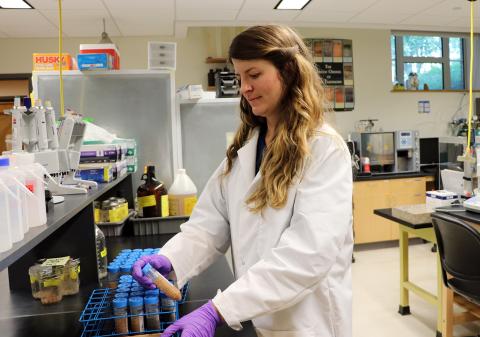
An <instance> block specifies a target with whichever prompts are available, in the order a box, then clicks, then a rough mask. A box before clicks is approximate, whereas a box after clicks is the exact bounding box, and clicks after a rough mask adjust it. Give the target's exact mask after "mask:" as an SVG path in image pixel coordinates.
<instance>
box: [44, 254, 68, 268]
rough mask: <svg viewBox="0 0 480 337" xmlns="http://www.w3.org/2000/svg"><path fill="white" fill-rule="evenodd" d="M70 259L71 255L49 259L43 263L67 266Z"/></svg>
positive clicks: (46, 265)
mask: <svg viewBox="0 0 480 337" xmlns="http://www.w3.org/2000/svg"><path fill="white" fill-rule="evenodd" d="M68 260H70V256H64V257H55V258H52V259H47V260H46V261H45V262H43V263H42V266H45V267H56V266H65V265H66V264H67V262H68Z"/></svg>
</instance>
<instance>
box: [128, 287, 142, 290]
mask: <svg viewBox="0 0 480 337" xmlns="http://www.w3.org/2000/svg"><path fill="white" fill-rule="evenodd" d="M130 290H131V291H145V289H143V287H132V288H130Z"/></svg>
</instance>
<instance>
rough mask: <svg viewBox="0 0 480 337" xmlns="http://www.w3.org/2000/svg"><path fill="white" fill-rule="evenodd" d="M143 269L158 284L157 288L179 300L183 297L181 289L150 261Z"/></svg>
mask: <svg viewBox="0 0 480 337" xmlns="http://www.w3.org/2000/svg"><path fill="white" fill-rule="evenodd" d="M142 271H143V274H144V275H145V276H146V277H148V278H149V279H150V280H151V281H152V282H153V283H154V284H155V285H156V286H157V288H158V289H160V290H161V291H162V292H163V293H165V294H166V295H167V296H168V297H170V298H172V299H174V300H177V301H179V300H181V299H182V293H181V292H180V290H178V288H177V287H175V286H174V285H172V284H171V283H170V281H168V280H167V279H166V278H165V276H163V275H162V274H160V273H159V272H158V271H157V270H156V269H155V268H153V267H152V266H151V265H150V264H149V263H147V264H146V265H145V266H144V267H143V268H142Z"/></svg>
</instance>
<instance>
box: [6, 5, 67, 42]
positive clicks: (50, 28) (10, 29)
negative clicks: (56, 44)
mask: <svg viewBox="0 0 480 337" xmlns="http://www.w3.org/2000/svg"><path fill="white" fill-rule="evenodd" d="M25 23H28V24H25ZM0 31H2V32H3V33H5V34H6V35H7V36H8V37H55V36H57V35H58V30H57V27H56V26H55V25H53V24H52V23H51V22H49V21H48V20H47V19H46V18H45V17H44V16H42V15H41V14H40V13H39V12H38V11H36V10H24V9H9V10H8V11H7V10H0Z"/></svg>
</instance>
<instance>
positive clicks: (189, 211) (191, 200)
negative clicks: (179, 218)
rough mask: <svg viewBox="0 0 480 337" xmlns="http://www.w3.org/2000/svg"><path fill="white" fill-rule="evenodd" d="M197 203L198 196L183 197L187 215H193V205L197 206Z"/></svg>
mask: <svg viewBox="0 0 480 337" xmlns="http://www.w3.org/2000/svg"><path fill="white" fill-rule="evenodd" d="M196 203H197V197H195V196H194V197H188V198H185V199H183V207H184V210H185V213H184V214H185V215H191V214H192V210H193V207H195V204H196Z"/></svg>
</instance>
